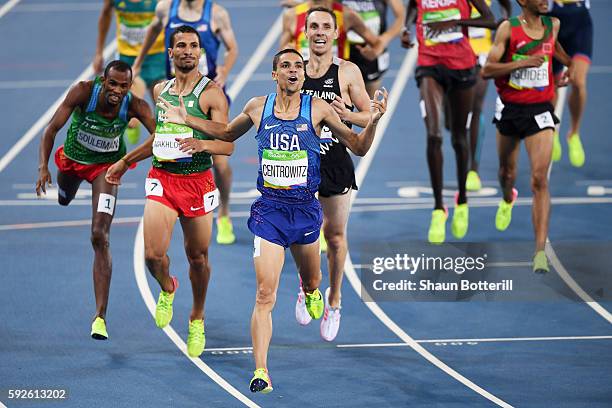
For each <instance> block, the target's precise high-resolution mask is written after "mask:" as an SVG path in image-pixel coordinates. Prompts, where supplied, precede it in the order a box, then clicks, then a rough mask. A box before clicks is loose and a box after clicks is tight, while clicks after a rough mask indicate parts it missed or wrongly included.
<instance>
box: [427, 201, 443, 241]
mask: <svg viewBox="0 0 612 408" xmlns="http://www.w3.org/2000/svg"><path fill="white" fill-rule="evenodd" d="M447 218H448V210H447V209H446V208H444V209H443V210H433V211H432V212H431V224H429V233H428V239H429V242H430V243H432V244H441V243H443V242H444V240H445V239H446V219H447Z"/></svg>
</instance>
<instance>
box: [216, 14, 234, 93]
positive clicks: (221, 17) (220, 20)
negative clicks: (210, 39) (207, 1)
mask: <svg viewBox="0 0 612 408" xmlns="http://www.w3.org/2000/svg"><path fill="white" fill-rule="evenodd" d="M211 24H212V27H211V28H212V30H213V32H214V33H215V35H216V36H217V37H218V38H220V39H221V42H222V43H223V46H224V47H225V55H224V57H223V65H217V76H216V77H215V78H214V81H215V82H216V83H217V85H219V86H220V87H221V88H223V86H225V81H226V80H227V76H228V75H229V72H230V71H231V70H232V67H233V66H234V64H235V63H236V59H237V58H238V43H237V42H236V36H235V35H234V30H233V29H232V22H231V20H230V16H229V13H228V12H227V10H226V9H225V8H223V7H221V6H220V5H218V4H217V3H213V9H212V22H211Z"/></svg>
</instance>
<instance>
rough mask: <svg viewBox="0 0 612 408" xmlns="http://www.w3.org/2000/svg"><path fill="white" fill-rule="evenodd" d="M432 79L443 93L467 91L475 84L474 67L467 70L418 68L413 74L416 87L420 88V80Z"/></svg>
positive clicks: (434, 66)
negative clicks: (440, 87)
mask: <svg viewBox="0 0 612 408" xmlns="http://www.w3.org/2000/svg"><path fill="white" fill-rule="evenodd" d="M425 77H432V78H433V79H435V80H436V82H438V83H439V84H440V85H441V86H442V88H443V89H444V92H445V93H448V92H451V91H453V90H456V89H467V88H471V87H472V86H474V84H475V83H476V67H472V68H469V69H449V68H447V67H445V66H444V65H432V66H418V67H417V69H416V72H415V74H414V78H415V79H416V82H417V86H418V87H419V88H420V87H421V80H422V79H423V78H425Z"/></svg>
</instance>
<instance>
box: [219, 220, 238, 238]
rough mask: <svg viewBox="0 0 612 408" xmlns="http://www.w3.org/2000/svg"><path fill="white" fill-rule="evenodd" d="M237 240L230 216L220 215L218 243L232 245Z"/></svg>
mask: <svg viewBox="0 0 612 408" xmlns="http://www.w3.org/2000/svg"><path fill="white" fill-rule="evenodd" d="M234 242H236V236H235V235H234V227H232V221H230V219H229V217H219V218H218V219H217V244H220V245H231V244H233V243H234Z"/></svg>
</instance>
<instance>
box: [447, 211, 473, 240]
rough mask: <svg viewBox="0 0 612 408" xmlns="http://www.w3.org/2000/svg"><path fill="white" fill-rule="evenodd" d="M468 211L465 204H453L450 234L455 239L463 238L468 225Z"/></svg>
mask: <svg viewBox="0 0 612 408" xmlns="http://www.w3.org/2000/svg"><path fill="white" fill-rule="evenodd" d="M469 216H470V209H469V208H468V205H467V203H463V204H455V210H454V211H453V222H452V223H451V232H452V233H453V236H454V237H455V238H457V239H461V238H463V237H465V234H467V230H468V225H469Z"/></svg>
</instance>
